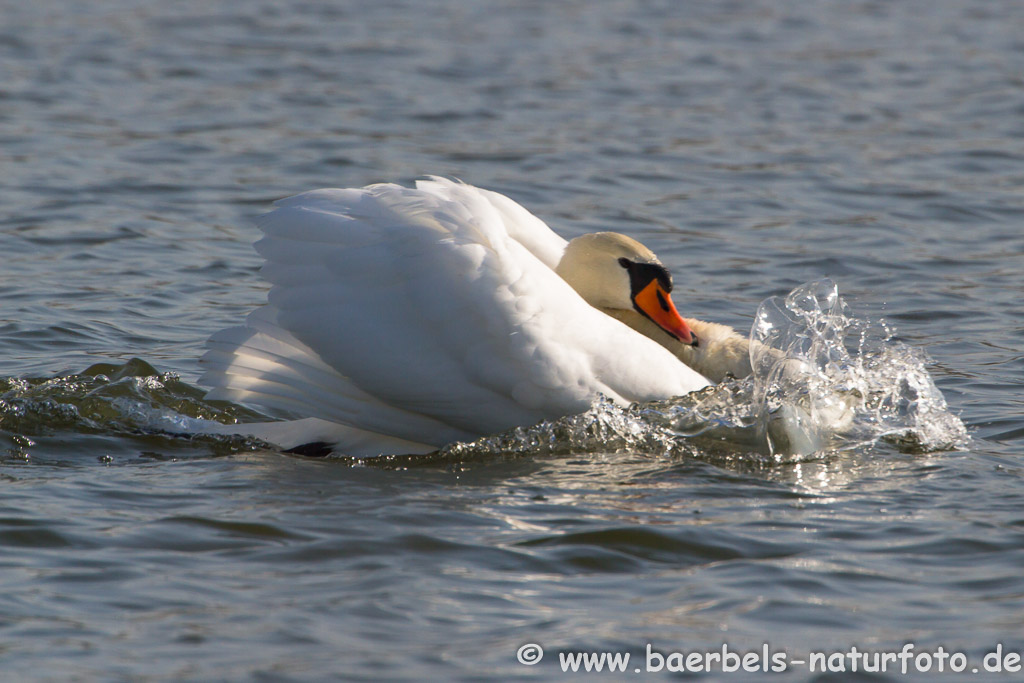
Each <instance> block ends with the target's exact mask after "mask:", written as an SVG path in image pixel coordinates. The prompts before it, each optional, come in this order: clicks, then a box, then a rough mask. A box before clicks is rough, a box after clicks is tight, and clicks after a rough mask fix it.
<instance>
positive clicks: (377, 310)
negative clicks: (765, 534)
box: [200, 178, 746, 456]
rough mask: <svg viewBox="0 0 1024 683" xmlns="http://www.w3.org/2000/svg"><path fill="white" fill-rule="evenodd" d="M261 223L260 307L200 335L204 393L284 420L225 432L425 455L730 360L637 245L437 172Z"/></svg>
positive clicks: (299, 198) (697, 385) (341, 193)
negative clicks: (557, 226)
mask: <svg viewBox="0 0 1024 683" xmlns="http://www.w3.org/2000/svg"><path fill="white" fill-rule="evenodd" d="M258 225H259V227H260V228H261V229H262V231H263V232H264V237H263V238H262V239H261V240H259V241H258V242H257V243H256V249H257V251H258V252H259V253H260V254H261V255H262V256H263V257H264V258H265V259H266V263H265V264H264V266H263V268H262V271H261V273H262V275H263V277H265V278H266V279H267V280H268V281H269V282H270V283H271V288H270V292H269V294H268V304H267V305H266V306H264V307H262V308H259V309H257V310H256V311H254V312H253V313H252V314H250V315H249V317H248V318H247V319H246V321H245V324H244V325H241V326H238V327H232V328H228V329H226V330H223V331H221V332H218V333H217V334H215V335H213V337H211V338H210V340H209V342H208V349H209V350H208V351H207V353H206V354H205V355H204V356H203V358H202V359H201V363H202V364H203V365H204V366H205V367H206V372H205V373H204V374H203V376H202V377H201V379H200V381H201V382H203V383H205V384H207V385H210V386H212V387H213V389H212V390H211V391H210V393H209V394H208V398H210V399H222V400H231V401H236V402H240V403H249V404H255V405H258V406H260V407H262V408H265V409H270V410H271V411H275V412H278V413H279V414H281V415H282V416H286V417H289V418H293V419H291V420H289V421H282V422H269V423H254V424H236V425H220V426H219V427H218V429H217V430H216V431H219V432H222V433H237V434H249V435H252V436H255V437H257V438H260V439H264V440H266V441H269V442H271V443H274V444H276V445H278V446H280V447H282V448H285V449H294V448H295V447H297V446H301V445H303V444H310V443H316V444H319V445H323V446H327V447H329V448H331V449H333V450H335V451H339V452H342V453H347V454H350V455H356V456H367V455H377V454H388V453H423V452H429V451H432V450H435V449H436V448H438V447H440V446H443V445H444V444H446V443H449V442H452V441H456V440H467V439H473V438H476V437H479V436H481V435H486V434H491V433H495V432H499V431H502V430H505V429H509V428H512V427H514V426H518V425H526V424H533V423H536V422H538V421H540V420H543V419H549V418H555V417H560V416H563V415H569V414H574V413H579V412H582V411H584V410H586V409H587V408H589V407H590V405H591V404H592V403H593V401H594V400H595V399H596V398H597V397H598V396H599V395H604V396H607V397H608V398H610V399H611V400H613V401H615V402H617V403H620V404H628V403H630V402H634V401H648V400H654V399H660V398H668V397H672V396H677V395H682V394H686V393H689V392H691V391H694V390H697V389H701V388H703V387H706V386H708V384H709V381H708V379H707V378H705V377H704V376H703V375H701V374H700V373H699V372H698V371H697V370H694V369H692V368H691V367H689V366H688V365H687V364H686V363H685V362H680V359H682V360H683V361H688V362H693V364H694V367H696V368H698V370H701V371H704V372H708V373H709V374H711V375H712V376H715V377H717V376H718V375H719V374H724V372H722V373H720V372H719V371H720V370H721V369H722V368H725V367H726V366H730V364H731V366H730V367H728V369H727V370H726V371H729V372H733V373H734V374H735V373H736V372H737V369H736V368H737V367H739V366H741V365H742V362H739V361H736V360H735V359H734V358H732V356H733V355H737V356H738V355H741V354H738V353H737V354H734V353H733V351H734V350H735V349H738V348H739V346H740V344H739V343H738V342H736V340H734V339H732V338H731V337H730V336H729V335H727V334H726V335H723V334H722V330H720V329H719V328H720V327H721V326H714V325H713V324H710V323H702V322H700V321H692V320H691V321H684V320H683V319H682V318H681V316H680V315H679V313H678V312H677V311H676V308H675V306H674V305H673V303H672V301H671V299H670V298H669V292H670V291H671V288H672V281H671V279H670V277H669V274H668V271H667V270H666V269H665V267H664V266H663V265H662V264H661V263H660V262H659V261H658V259H657V258H656V257H655V256H654V254H653V253H652V252H651V251H650V250H649V249H647V248H646V247H644V246H643V245H641V244H640V243H639V242H637V241H636V240H633V239H632V238H629V237H626V236H624V235H618V234H616V233H596V234H593V235H584V236H582V237H578V238H576V239H575V240H573V241H572V242H566V241H565V240H564V239H563V238H561V237H559V236H558V235H556V234H555V233H554V232H552V231H551V229H550V228H548V227H547V225H545V224H544V223H543V222H542V221H541V220H540V219H538V218H536V217H535V216H533V215H532V214H530V213H529V212H528V211H527V210H526V209H524V208H523V207H522V206H520V205H519V204H517V203H515V202H514V201H512V200H511V199H509V198H508V197H505V196H503V195H501V194H498V193H495V192H491V191H488V190H483V189H479V188H476V187H473V186H470V185H466V184H463V183H458V182H453V181H450V180H445V179H441V178H432V179H430V180H425V181H418V182H417V183H416V187H415V188H406V187H401V186H398V185H392V184H381V185H371V186H368V187H365V188H361V189H325V190H314V191H312V192H306V193H303V194H300V195H296V196H294V197H290V198H288V199H283V200H281V201H279V202H277V203H276V208H275V209H274V210H273V211H271V212H270V213H269V214H267V215H265V216H263V217H262V218H260V219H259V220H258ZM722 329H724V330H728V328H722ZM733 334H734V335H735V333H733ZM735 336H736V338H737V339H738V338H739V337H738V335H735ZM723 338H725V339H726V341H727V344H726V346H721V345H719V346H718V348H719V353H718V355H716V353H715V348H716V344H718V342H719V341H720V340H721V339H723ZM740 341H744V340H742V339H740ZM666 347H667V348H666ZM726 347H727V348H728V349H729V351H728V353H725V354H724V355H722V353H721V350H722V349H723V348H726ZM734 347H735V348H734ZM709 359H710V360H709ZM743 362H746V361H745V356H743ZM739 371H742V369H741V368H740V370H739ZM294 418H299V419H294Z"/></svg>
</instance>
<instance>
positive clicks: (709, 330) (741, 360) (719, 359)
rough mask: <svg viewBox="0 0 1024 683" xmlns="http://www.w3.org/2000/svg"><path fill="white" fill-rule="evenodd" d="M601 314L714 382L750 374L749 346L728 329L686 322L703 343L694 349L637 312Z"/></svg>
mask: <svg viewBox="0 0 1024 683" xmlns="http://www.w3.org/2000/svg"><path fill="white" fill-rule="evenodd" d="M602 310H604V312H605V313H607V314H608V315H610V316H612V317H613V318H615V319H616V320H618V321H620V322H623V323H625V324H627V325H629V326H630V327H632V328H633V329H634V330H636V331H637V332H639V333H641V334H643V335H644V336H647V337H650V338H651V339H653V340H655V341H656V342H658V343H659V344H661V345H662V346H664V347H665V348H666V349H668V350H669V351H671V352H672V353H674V354H675V355H676V357H677V358H678V359H679V360H681V361H682V362H684V363H686V364H687V365H689V366H690V367H691V368H693V369H694V370H696V371H697V372H699V373H700V374H702V375H704V376H705V377H707V378H708V379H709V380H711V381H712V382H721V381H722V380H723V379H725V377H726V376H727V375H733V376H734V377H746V376H747V375H749V374H750V342H749V341H748V340H747V339H746V338H745V337H742V336H740V335H739V334H738V333H737V332H736V330H734V329H732V328H731V327H729V326H727V325H719V324H718V323H709V322H705V321H703V320H695V319H692V318H684V320H685V321H686V324H687V325H689V326H690V329H691V330H693V333H694V334H696V335H697V339H699V340H700V343H699V344H698V345H697V346H696V347H693V346H689V345H687V344H683V343H681V342H680V341H678V340H677V339H674V338H672V337H671V336H670V335H669V334H667V333H666V332H665V331H664V330H662V329H661V328H660V327H658V326H657V325H655V324H654V323H653V322H651V321H650V320H648V319H647V318H645V317H643V316H642V315H640V314H639V313H637V312H636V311H626V310H622V309H602Z"/></svg>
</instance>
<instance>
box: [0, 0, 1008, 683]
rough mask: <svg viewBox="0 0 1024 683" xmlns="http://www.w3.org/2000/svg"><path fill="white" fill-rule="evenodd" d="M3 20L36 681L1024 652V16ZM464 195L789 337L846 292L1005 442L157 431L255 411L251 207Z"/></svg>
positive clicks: (121, 16)
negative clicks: (384, 186) (812, 306)
mask: <svg viewBox="0 0 1024 683" xmlns="http://www.w3.org/2000/svg"><path fill="white" fill-rule="evenodd" d="M0 12H2V15H0V16H2V17H3V21H2V22H0V73H2V74H3V78H2V79H0V168H2V170H3V177H4V179H5V183H4V191H3V193H0V249H2V250H3V254H4V257H3V266H2V269H0V302H2V306H0V358H2V368H0V377H3V378H4V379H3V383H2V385H0V390H2V396H0V400H2V401H3V403H2V404H0V448H2V457H0V477H2V479H3V480H4V484H5V495H4V496H3V499H2V503H0V506H2V509H0V549H2V553H0V581H2V584H3V589H4V590H3V591H2V595H3V597H2V598H0V636H2V639H0V641H2V643H3V645H2V647H0V667H2V670H3V671H4V673H5V676H8V677H10V678H12V679H15V678H17V679H26V678H34V679H41V680H68V679H70V678H75V677H77V678H79V679H82V680H92V679H102V680H166V679H185V680H224V679H231V680H250V679H253V680H323V679H329V678H340V679H345V680H381V679H391V680H426V679H438V680H440V679H457V680H482V679H495V678H500V679H514V678H517V677H524V678H526V677H535V678H541V679H556V678H560V677H561V676H562V674H561V673H560V669H559V667H558V657H557V653H559V652H562V653H564V652H573V651H594V652H597V651H622V652H630V653H632V654H633V655H634V656H635V657H642V655H643V652H644V647H645V645H646V644H647V643H651V644H652V645H653V646H654V647H655V648H656V649H658V650H659V651H661V652H664V653H669V652H672V651H687V652H689V651H695V650H696V651H701V650H708V649H720V648H721V647H722V645H723V644H727V645H728V646H729V647H731V648H734V649H736V650H744V651H745V650H760V648H761V647H762V645H763V644H765V643H768V644H769V645H770V647H771V648H772V650H774V651H779V650H782V651H786V652H787V653H789V654H790V655H791V656H792V657H793V658H797V657H801V656H804V655H806V654H807V653H809V652H811V651H813V650H822V651H831V650H848V649H849V648H850V647H851V646H857V647H859V648H861V649H869V650H875V651H887V650H899V649H900V648H901V647H902V646H903V645H904V644H905V643H908V642H913V643H914V644H915V648H917V651H918V652H921V651H926V650H934V649H935V648H936V647H938V646H939V645H941V646H943V647H945V648H946V650H947V651H952V650H955V651H961V652H963V653H965V655H967V656H968V657H969V658H970V661H971V665H972V666H976V665H980V662H981V660H982V658H983V656H984V655H985V654H986V653H987V652H989V651H990V650H993V649H994V648H995V646H996V645H997V644H1000V643H1001V644H1003V646H1004V648H1005V649H1006V650H1008V651H1017V652H1024V638H1022V637H1021V633H1020V627H1019V624H1020V621H1021V616H1022V614H1024V598H1022V597H1021V596H1022V595H1024V579H1022V578H1021V575H1020V574H1021V573H1020V567H1021V565H1022V562H1024V532H1022V529H1024V513H1022V512H1021V510H1024V495H1022V492H1021V489H1020V488H1018V487H1020V486H1022V481H1024V480H1022V476H1024V468H1022V465H1021V460H1020V454H1021V447H1022V441H1024V401H1022V398H1021V386H1022V384H1024V364H1022V362H1021V361H1022V357H1024V353H1022V349H1024V326H1022V323H1021V320H1022V319H1024V305H1022V303H1021V292H1022V291H1024V274H1022V273H1024V256H1022V254H1024V228H1022V226H1024V172H1022V168H1024V80H1022V78H1021V74H1022V73H1024V39H1022V38H1021V31H1020V28H1021V26H1024V7H1022V6H1021V5H1020V4H1019V3H1015V2H1010V1H1008V0H1006V1H1000V0H996V1H993V2H987V3H983V4H978V3H965V2H953V1H952V0H940V1H939V2H924V1H923V0H910V1H908V2H902V3H881V2H820V3H811V4H808V3H797V2H771V3H769V2H760V1H755V2H728V1H726V0H715V1H713V2H702V3H687V4H686V6H685V7H683V6H682V5H680V4H679V3H676V2H667V1H666V2H639V1H638V2H627V1H622V2H605V3H579V2H563V3H544V2H494V3H486V4H476V3H460V2H456V1H453V0H447V1H445V0H434V1H430V2H401V1H388V2H349V3H344V4H340V5H338V4H334V3H319V2H298V1H286V2H277V3H246V4H239V3H230V2H223V1H220V0H214V1H213V2H210V1H206V2H194V1H192V0H185V1H182V2H175V3H159V4H157V3H144V2H138V1H137V0H113V1H111V2H104V3H84V4H83V3H73V2H66V1H62V0H57V1H55V2H47V3H14V2H6V1H5V2H0ZM427 173H435V174H442V175H453V176H456V177H460V178H463V179H465V180H466V181H468V182H471V183H473V184H476V185H480V186H483V187H488V188H491V189H494V190H497V191H500V192H503V193H505V194H508V195H509V196H511V197H513V198H514V199H516V200H517V201H519V202H520V203H522V204H524V205H525V206H527V207H528V208H529V209H531V210H532V211H533V212H534V213H536V214H537V215H539V216H541V217H542V218H543V219H544V220H546V221H547V222H548V223H549V224H551V225H552V226H553V227H554V228H555V229H556V230H558V231H559V232H560V233H561V234H563V235H565V236H566V237H572V236H575V235H577V234H581V233H583V232H587V231H592V230H599V229H601V230H608V229H611V230H618V231H622V232H626V233H628V234H631V235H633V236H635V237H637V238H639V239H641V240H642V241H644V242H645V243H647V244H648V245H649V246H651V247H652V248H653V249H654V250H655V251H656V252H657V253H658V254H659V255H660V256H661V257H662V259H663V260H664V261H665V262H666V263H667V264H668V265H669V267H670V268H671V269H672V270H673V272H674V273H675V281H676V289H675V291H674V297H675V300H676V303H677V306H678V307H679V308H680V310H681V311H682V312H683V313H684V315H693V316H696V317H702V318H708V319H713V320H717V321H720V322H724V323H728V324H731V325H734V326H736V327H737V328H740V329H743V330H747V329H749V328H750V326H751V324H752V322H753V320H754V315H755V312H756V310H757V307H758V305H759V304H760V302H762V301H763V300H764V299H766V298H768V297H772V296H779V295H785V294H786V293H787V292H789V291H790V290H792V289H793V288H794V287H796V286H798V285H800V284H801V283H805V282H809V281H814V280H818V279H821V278H825V277H828V278H831V279H832V280H834V281H835V282H836V283H837V284H838V286H839V289H840V291H841V292H842V294H843V296H844V297H845V298H846V299H847V301H848V303H849V304H850V305H851V307H852V308H853V309H854V310H855V311H856V312H857V314H858V315H860V316H863V317H864V318H865V319H870V320H878V319H883V318H884V319H885V320H886V321H888V323H889V324H890V325H891V326H892V327H893V328H894V329H895V330H896V332H897V338H896V339H895V340H894V341H898V342H899V343H903V344H906V345H907V346H909V347H912V348H914V349H918V350H920V351H921V352H923V353H926V354H927V356H928V357H929V358H930V365H929V366H928V369H929V372H930V374H931V376H932V377H933V378H934V380H935V382H936V385H937V386H938V387H939V388H940V389H941V391H942V392H943V394H944V395H945V398H946V400H947V401H948V403H949V407H950V410H951V411H953V412H954V413H956V414H957V415H959V417H960V418H961V419H962V420H963V422H964V423H965V424H966V425H967V428H968V430H969V432H970V441H969V442H968V443H966V444H965V445H964V446H963V447H961V448H955V449H953V450H938V451H932V452H927V453H918V452H906V450H905V449H901V448H899V447H898V446H896V445H892V444H889V443H886V442H884V441H879V442H873V443H872V444H869V445H864V446H862V447H858V448H853V449H846V450H843V451H841V452H832V453H823V454H819V455H817V456H814V455H812V456H811V457H808V458H802V459H797V461H786V462H782V463H775V462H771V461H765V460H764V459H753V458H742V457H733V458H721V457H717V454H715V453H712V452H710V451H709V450H707V449H706V448H704V447H700V446H698V447H695V448H694V449H693V450H692V452H689V453H686V454H657V453H651V452H640V451H635V450H629V449H623V450H612V449H609V450H607V451H602V450H600V449H594V448H588V449H585V450H582V451H579V452H572V451H570V452H561V451H557V450H556V451H554V452H552V451H537V452H534V453H529V452H527V453H521V452H516V453H507V454H504V455H501V454H490V455H486V456H480V455H479V454H477V455H465V456H464V457H461V456H457V455H450V456H448V457H439V458H427V459H423V460H413V459H401V458H398V459H387V460H382V461H379V462H374V463H351V462H348V461H343V460H327V461H323V460H314V459H306V458H298V457H289V456H285V455H281V454H279V453H275V452H272V451H268V450H265V449H253V448H251V447H249V446H247V445H244V444H238V443H233V442H229V443H223V442H218V441H215V440H210V439H202V438H197V439H182V438H174V437H171V436H163V435H159V434H150V433H145V432H142V431H139V430H133V425H136V424H137V421H136V417H137V416H136V415H134V414H133V413H132V411H134V410H137V409H138V406H139V405H144V406H149V407H150V408H151V409H153V410H157V411H162V410H165V409H173V410H178V411H182V412H183V413H184V414H188V415H192V416H194V417H216V416H217V415H218V414H220V413H219V412H218V411H228V412H229V413H230V414H232V415H240V416H242V417H246V416H250V415H249V414H248V413H247V412H246V411H245V409H243V408H241V407H237V406H224V405H216V406H214V405H208V404H206V403H204V402H203V401H202V393H201V391H200V390H199V388H197V386H196V379H197V378H198V375H199V368H198V366H197V364H196V359H197V358H198V356H199V355H200V354H201V351H202V344H203V342H204V341H205V339H206V338H207V337H208V336H209V335H210V334H212V333H213V332H215V331H217V330H218V329H220V328H222V327H225V326H228V325H231V324H235V323H237V322H238V321H239V320H240V319H241V318H242V316H244V315H245V314H246V313H247V312H248V311H249V310H251V308H252V307H254V306H256V305H258V304H259V302H260V301H261V300H262V299H263V297H264V296H265V285H264V284H263V283H262V282H261V281H260V279H259V277H258V274H257V272H256V270H257V267H258V259H257V257H256V254H255V253H254V252H253V251H252V249H251V246H250V244H251V242H252V241H253V240H254V239H255V238H256V237H257V231H256V229H255V228H254V227H252V225H251V222H250V221H251V219H252V218H253V217H254V216H256V215H258V214H259V213H261V212H263V211H265V210H266V209H267V208H268V206H269V203H270V202H271V201H272V200H274V199H277V198H280V197H283V196H286V195H289V194H293V193H296V192H299V191H302V190H307V189H311V188H314V187H323V186H359V185H364V184H367V183H370V182H377V181H397V182H403V183H409V182H411V181H412V180H413V179H414V178H416V177H419V176H421V175H423V174H427ZM134 358H137V359H141V362H131V363H130V362H129V361H131V359H134ZM96 364H104V365H101V367H99V368H96V367H94V366H96ZM90 367H93V370H92V371H90V372H88V373H87V372H86V370H87V369H88V368H90ZM166 373H173V374H172V375H167V374H166ZM97 375H104V376H105V377H106V378H107V380H108V381H106V382H104V381H100V380H97V379H96V376H97ZM62 376H72V377H71V379H65V380H60V379H57V380H54V381H53V382H51V383H50V384H48V385H45V386H43V384H44V383H45V381H46V380H52V379H53V378H57V377H62ZM32 387H37V388H36V389H35V390H34V391H35V392H36V393H35V394H32V396H30V397H28V398H26V397H25V393H24V392H25V390H26V388H32ZM38 387H42V388H38ZM30 393H31V392H30ZM527 643H537V644H540V645H542V646H543V648H544V649H545V651H546V652H547V654H546V656H545V658H544V659H543V661H541V662H540V663H539V664H537V665H535V666H531V667H527V666H524V665H522V664H520V663H519V662H518V661H517V659H516V652H517V650H518V649H519V648H520V647H521V646H522V645H524V644H527ZM630 675H633V674H630ZM965 675H968V674H965ZM641 677H642V676H641ZM719 677H721V678H722V679H723V680H744V679H757V675H756V674H749V675H744V674H732V675H725V674H719ZM777 678H778V679H779V680H827V678H825V677H823V676H820V675H818V674H811V673H809V672H808V671H807V669H806V667H793V668H792V669H791V670H790V671H789V672H787V673H785V674H782V675H779V676H777ZM863 678H864V680H895V679H896V678H901V679H902V677H899V676H893V675H892V674H891V673H890V674H887V675H882V674H867V675H865V676H864V677H863ZM916 678H918V679H920V680H932V678H933V676H932V675H929V674H919V675H917V676H916ZM982 678H984V676H982ZM1003 679H1004V680H1011V679H1012V677H1010V678H1006V677H1005V676H1004V678H1003Z"/></svg>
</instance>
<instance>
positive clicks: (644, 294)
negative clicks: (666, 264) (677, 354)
mask: <svg viewBox="0 0 1024 683" xmlns="http://www.w3.org/2000/svg"><path fill="white" fill-rule="evenodd" d="M633 304H634V305H635V306H636V307H637V308H638V309H639V310H640V312H641V313H643V314H644V315H646V316H647V317H648V318H650V319H651V320H653V321H654V323H655V324H656V325H657V326H658V327H660V328H661V329H663V330H665V331H666V332H668V333H669V334H671V335H672V336H673V337H675V338H676V339H678V340H679V341H681V342H683V343H684V344H690V345H691V346H696V345H697V338H696V337H695V336H694V335H693V332H692V331H691V330H690V326H689V325H687V324H686V322H685V321H684V320H683V318H682V316H681V315H679V311H677V310H676V307H675V305H674V304H673V303H672V299H671V298H669V295H668V292H666V291H665V290H664V289H663V288H662V287H661V285H660V284H658V281H657V280H651V283H650V284H649V285H647V286H646V287H644V288H643V289H642V290H640V292H639V293H638V294H637V295H636V296H635V297H633Z"/></svg>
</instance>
